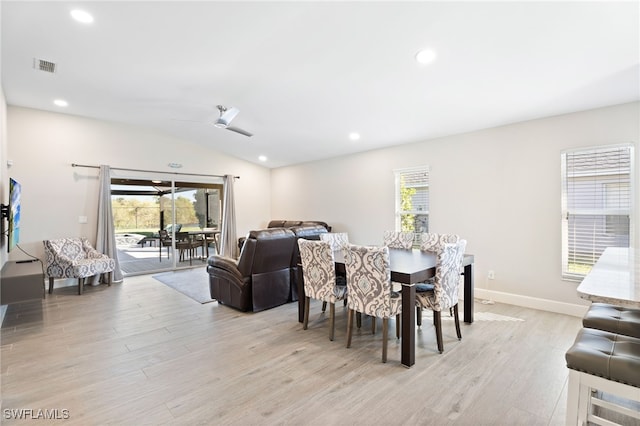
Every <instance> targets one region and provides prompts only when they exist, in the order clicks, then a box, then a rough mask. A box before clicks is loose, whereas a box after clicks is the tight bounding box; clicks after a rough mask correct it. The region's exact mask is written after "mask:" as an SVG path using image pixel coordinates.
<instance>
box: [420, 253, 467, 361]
mask: <svg viewBox="0 0 640 426" xmlns="http://www.w3.org/2000/svg"><path fill="white" fill-rule="evenodd" d="M466 246H467V241H466V240H460V241H458V242H457V243H453V244H444V245H443V246H442V249H441V250H440V251H438V254H437V256H438V258H437V261H436V276H435V280H434V282H433V284H434V285H433V290H432V291H425V292H420V293H416V303H417V304H418V305H419V306H420V308H424V309H431V310H433V324H434V326H435V329H436V340H437V342H438V351H439V352H440V353H442V352H443V351H444V347H443V344H442V320H441V315H440V314H441V312H442V311H443V310H446V309H450V308H453V316H454V320H455V324H456V334H457V335H458V340H460V339H462V334H461V333H460V318H459V316H458V289H459V287H460V268H462V259H463V258H464V250H465V248H466Z"/></svg>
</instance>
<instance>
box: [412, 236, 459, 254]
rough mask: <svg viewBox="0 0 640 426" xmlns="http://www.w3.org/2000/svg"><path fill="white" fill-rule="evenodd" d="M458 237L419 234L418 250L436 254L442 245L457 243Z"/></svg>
mask: <svg viewBox="0 0 640 426" xmlns="http://www.w3.org/2000/svg"><path fill="white" fill-rule="evenodd" d="M459 240H460V236H459V235H457V234H429V233H422V234H420V250H422V251H434V252H437V251H438V250H439V249H440V248H441V247H442V246H443V245H444V244H447V243H448V244H451V243H457V242H458V241H459Z"/></svg>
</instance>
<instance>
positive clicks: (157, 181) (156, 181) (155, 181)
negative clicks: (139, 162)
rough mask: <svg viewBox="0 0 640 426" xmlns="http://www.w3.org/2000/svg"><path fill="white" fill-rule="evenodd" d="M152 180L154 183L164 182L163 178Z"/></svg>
mask: <svg viewBox="0 0 640 426" xmlns="http://www.w3.org/2000/svg"><path fill="white" fill-rule="evenodd" d="M151 182H153V183H162V181H161V180H152V181H151Z"/></svg>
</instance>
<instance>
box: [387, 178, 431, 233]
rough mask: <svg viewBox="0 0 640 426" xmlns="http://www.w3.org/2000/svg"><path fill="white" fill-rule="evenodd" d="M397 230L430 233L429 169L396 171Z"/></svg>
mask: <svg viewBox="0 0 640 426" xmlns="http://www.w3.org/2000/svg"><path fill="white" fill-rule="evenodd" d="M395 187H396V209H395V213H396V230H397V231H406V232H415V233H416V234H418V233H421V232H429V167H428V166H423V167H416V168H411V169H401V170H396V171H395Z"/></svg>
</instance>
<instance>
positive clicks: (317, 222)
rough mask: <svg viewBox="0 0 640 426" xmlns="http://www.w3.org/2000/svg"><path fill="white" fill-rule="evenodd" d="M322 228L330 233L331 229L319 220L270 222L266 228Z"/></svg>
mask: <svg viewBox="0 0 640 426" xmlns="http://www.w3.org/2000/svg"><path fill="white" fill-rule="evenodd" d="M315 225H320V226H323V227H324V228H325V229H326V230H327V232H331V227H330V226H329V225H327V223H326V222H322V221H320V220H272V221H270V222H269V224H268V225H267V228H293V227H299V226H315Z"/></svg>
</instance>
